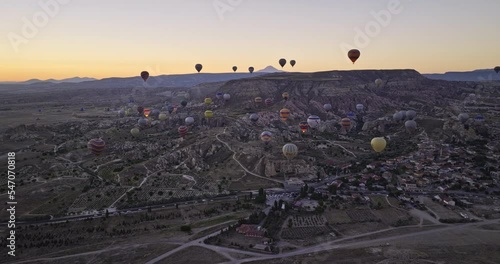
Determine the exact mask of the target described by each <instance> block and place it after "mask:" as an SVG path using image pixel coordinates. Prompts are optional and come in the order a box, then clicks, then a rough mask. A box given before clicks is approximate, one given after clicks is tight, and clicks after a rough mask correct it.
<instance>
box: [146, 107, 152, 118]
mask: <svg viewBox="0 0 500 264" xmlns="http://www.w3.org/2000/svg"><path fill="white" fill-rule="evenodd" d="M150 113H151V110H150V109H148V108H146V109H144V116H145V117H149V114H150Z"/></svg>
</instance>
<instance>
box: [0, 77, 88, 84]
mask: <svg viewBox="0 0 500 264" xmlns="http://www.w3.org/2000/svg"><path fill="white" fill-rule="evenodd" d="M96 80H97V79H95V78H89V77H73V78H67V79H62V80H55V79H48V80H40V79H30V80H27V81H24V82H0V84H21V85H22V84H34V83H81V82H88V81H96Z"/></svg>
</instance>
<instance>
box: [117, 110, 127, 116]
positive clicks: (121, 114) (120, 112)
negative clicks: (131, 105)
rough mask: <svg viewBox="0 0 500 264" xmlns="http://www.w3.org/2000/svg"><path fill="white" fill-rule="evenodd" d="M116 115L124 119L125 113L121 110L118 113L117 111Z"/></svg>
mask: <svg viewBox="0 0 500 264" xmlns="http://www.w3.org/2000/svg"><path fill="white" fill-rule="evenodd" d="M118 115H119V116H120V117H124V116H125V111H124V110H123V109H121V110H120V111H118Z"/></svg>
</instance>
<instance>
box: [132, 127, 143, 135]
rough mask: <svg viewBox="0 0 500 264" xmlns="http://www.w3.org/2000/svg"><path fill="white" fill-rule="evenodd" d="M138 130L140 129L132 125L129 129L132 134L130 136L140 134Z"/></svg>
mask: <svg viewBox="0 0 500 264" xmlns="http://www.w3.org/2000/svg"><path fill="white" fill-rule="evenodd" d="M140 132H141V131H140V130H139V129H138V128H137V127H134V128H132V129H131V130H130V134H132V136H134V137H138V136H139V134H140Z"/></svg>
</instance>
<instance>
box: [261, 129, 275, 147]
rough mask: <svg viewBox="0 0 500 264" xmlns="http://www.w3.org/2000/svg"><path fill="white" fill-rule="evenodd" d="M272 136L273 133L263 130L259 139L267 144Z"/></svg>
mask: <svg viewBox="0 0 500 264" xmlns="http://www.w3.org/2000/svg"><path fill="white" fill-rule="evenodd" d="M272 138H273V134H272V133H271V132H269V131H264V132H262V133H261V134H260V139H261V140H262V141H264V144H266V145H268V144H269V142H271V140H272Z"/></svg>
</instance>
